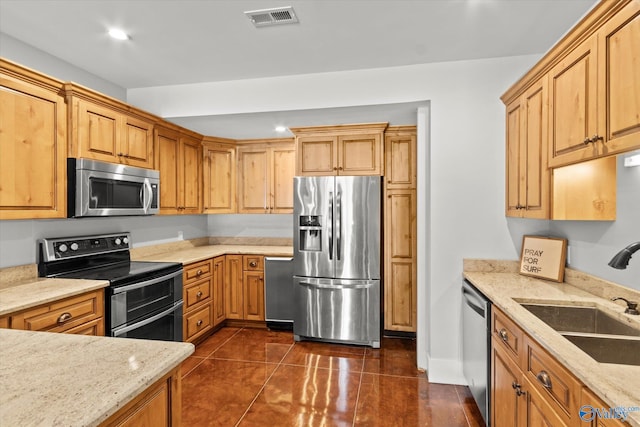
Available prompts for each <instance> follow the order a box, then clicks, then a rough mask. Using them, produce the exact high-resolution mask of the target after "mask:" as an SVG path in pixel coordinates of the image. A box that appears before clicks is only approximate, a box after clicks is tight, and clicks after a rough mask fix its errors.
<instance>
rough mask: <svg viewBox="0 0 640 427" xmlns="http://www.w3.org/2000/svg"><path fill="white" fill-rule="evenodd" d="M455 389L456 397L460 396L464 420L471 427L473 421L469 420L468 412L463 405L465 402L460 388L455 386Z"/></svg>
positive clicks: (459, 402)
mask: <svg viewBox="0 0 640 427" xmlns="http://www.w3.org/2000/svg"><path fill="white" fill-rule="evenodd" d="M454 389H455V391H456V396H458V404H459V405H460V407H461V408H462V413H463V414H464V419H465V420H466V421H467V426H469V427H471V420H469V416H468V415H467V411H465V408H464V405H463V402H462V397H461V396H460V392H459V391H458V387H455V386H454Z"/></svg>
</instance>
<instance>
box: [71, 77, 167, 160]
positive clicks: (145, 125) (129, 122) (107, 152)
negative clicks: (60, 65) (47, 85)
mask: <svg viewBox="0 0 640 427" xmlns="http://www.w3.org/2000/svg"><path fill="white" fill-rule="evenodd" d="M65 91H66V93H67V102H68V104H69V105H70V108H71V114H70V123H71V128H70V133H71V135H70V138H69V157H82V158H87V159H93V160H100V161H103V162H110V163H122V164H125V165H129V166H136V167H141V168H147V169H153V168H154V166H155V165H154V157H153V123H154V119H153V118H152V117H151V116H147V117H146V116H145V113H143V112H141V111H137V110H134V109H133V108H132V107H131V106H128V105H127V104H123V103H121V102H119V101H116V100H114V99H111V98H108V97H106V96H104V95H101V94H98V93H97V92H93V91H90V90H88V89H84V88H79V87H77V86H74V85H72V84H66V85H65Z"/></svg>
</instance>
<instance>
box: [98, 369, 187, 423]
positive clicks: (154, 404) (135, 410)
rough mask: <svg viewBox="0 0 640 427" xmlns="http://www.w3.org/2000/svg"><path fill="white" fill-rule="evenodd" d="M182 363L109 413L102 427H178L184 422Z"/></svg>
mask: <svg viewBox="0 0 640 427" xmlns="http://www.w3.org/2000/svg"><path fill="white" fill-rule="evenodd" d="M181 377H182V375H181V370H180V367H178V368H176V369H174V370H173V371H171V372H170V373H169V374H168V375H166V376H165V377H163V378H162V379H160V380H159V381H158V382H156V383H155V384H153V385H152V386H151V387H149V388H148V389H146V390H145V391H144V392H142V393H141V394H140V395H139V396H137V397H135V398H134V399H133V400H132V401H131V402H129V403H128V404H126V405H125V406H124V407H123V408H122V409H120V410H119V411H118V412H116V413H115V414H114V415H112V416H111V417H109V418H108V419H107V420H106V421H105V422H103V423H102V424H100V427H141V426H144V427H179V426H180V425H181V424H182V422H181V420H182V382H181Z"/></svg>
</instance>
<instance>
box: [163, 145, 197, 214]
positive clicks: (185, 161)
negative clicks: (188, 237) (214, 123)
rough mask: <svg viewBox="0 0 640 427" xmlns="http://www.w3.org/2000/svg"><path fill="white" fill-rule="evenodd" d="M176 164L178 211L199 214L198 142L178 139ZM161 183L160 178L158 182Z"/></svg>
mask: <svg viewBox="0 0 640 427" xmlns="http://www.w3.org/2000/svg"><path fill="white" fill-rule="evenodd" d="M179 159H180V160H179V162H178V190H179V195H180V197H179V200H180V203H179V211H180V213H183V214H199V213H201V211H202V209H201V208H200V206H201V204H200V179H201V178H200V176H201V172H200V168H201V165H202V162H201V160H200V159H201V145H200V141H198V140H195V139H192V138H188V137H184V136H182V137H180V158H179ZM160 182H161V183H162V178H161V180H160Z"/></svg>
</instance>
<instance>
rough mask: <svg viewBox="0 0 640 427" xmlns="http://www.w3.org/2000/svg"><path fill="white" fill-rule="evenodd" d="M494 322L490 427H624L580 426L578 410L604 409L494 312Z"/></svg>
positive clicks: (611, 426)
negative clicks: (586, 406)
mask: <svg viewBox="0 0 640 427" xmlns="http://www.w3.org/2000/svg"><path fill="white" fill-rule="evenodd" d="M492 317H493V319H492V323H493V325H492V338H491V390H490V393H491V399H490V401H491V409H490V417H491V425H492V427H565V426H570V427H571V426H573V427H577V426H583V425H590V426H593V427H596V426H597V427H622V426H628V424H626V423H623V422H622V421H620V420H618V419H611V418H609V419H595V418H594V419H593V420H583V419H582V418H581V417H580V410H581V406H582V405H591V406H592V407H594V408H607V407H608V405H605V404H604V402H602V401H601V400H600V399H599V398H598V397H597V396H595V394H594V393H593V392H592V391H591V390H589V389H588V388H587V387H586V386H585V385H584V384H582V383H581V382H580V381H579V380H578V379H577V378H576V377H574V376H573V374H571V372H569V370H568V369H567V368H566V367H565V366H564V365H562V364H561V363H560V362H558V361H557V360H556V359H555V358H554V357H553V356H551V355H550V354H549V353H547V351H546V350H544V349H543V348H542V347H541V346H540V345H539V344H538V343H537V342H536V341H535V340H533V339H532V338H531V337H529V336H528V335H527V334H526V333H525V332H524V331H523V330H522V329H520V327H519V326H518V325H516V324H515V323H514V322H513V321H512V320H511V319H510V318H509V317H508V316H506V315H505V314H504V313H502V312H501V311H500V310H499V309H498V308H496V307H495V306H494V307H493V316H492ZM585 421H589V422H591V424H586V423H585Z"/></svg>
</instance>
